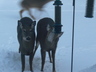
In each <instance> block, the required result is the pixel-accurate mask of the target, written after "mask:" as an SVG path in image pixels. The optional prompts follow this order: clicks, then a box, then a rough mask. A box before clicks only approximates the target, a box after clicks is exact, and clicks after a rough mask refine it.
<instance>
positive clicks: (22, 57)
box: [21, 54, 25, 72]
mask: <svg viewBox="0 0 96 72" xmlns="http://www.w3.org/2000/svg"><path fill="white" fill-rule="evenodd" d="M21 63H22V72H23V71H24V69H25V55H24V54H21Z"/></svg>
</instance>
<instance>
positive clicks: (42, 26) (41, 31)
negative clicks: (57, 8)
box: [37, 18, 58, 51]
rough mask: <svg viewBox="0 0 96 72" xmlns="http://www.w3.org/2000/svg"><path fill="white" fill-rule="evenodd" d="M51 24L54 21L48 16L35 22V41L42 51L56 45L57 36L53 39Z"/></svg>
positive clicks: (52, 48)
mask: <svg viewBox="0 0 96 72" xmlns="http://www.w3.org/2000/svg"><path fill="white" fill-rule="evenodd" d="M53 25H54V21H53V20H52V19H50V18H43V19H41V20H40V21H39V22H38V24H37V42H38V43H40V46H41V48H42V49H43V50H44V51H50V50H54V48H56V47H57V42H58V38H56V39H55V41H54V34H55V33H53V30H54V29H53Z"/></svg>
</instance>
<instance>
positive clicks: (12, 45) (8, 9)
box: [0, 0, 96, 72]
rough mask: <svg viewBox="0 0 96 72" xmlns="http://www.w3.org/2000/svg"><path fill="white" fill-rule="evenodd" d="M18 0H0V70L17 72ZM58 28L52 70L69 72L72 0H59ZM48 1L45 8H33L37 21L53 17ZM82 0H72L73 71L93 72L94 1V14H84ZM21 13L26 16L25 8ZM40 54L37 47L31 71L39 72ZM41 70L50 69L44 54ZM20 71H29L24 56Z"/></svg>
mask: <svg viewBox="0 0 96 72" xmlns="http://www.w3.org/2000/svg"><path fill="white" fill-rule="evenodd" d="M19 2H20V0H8V1H7V0H0V72H21V58H20V54H19V53H18V47H19V44H18V41H17V30H16V29H17V21H18V20H19V19H20V16H19V10H20V9H21V7H20V6H19ZM62 2H63V5H62V6H61V7H62V25H63V27H62V31H64V34H63V35H62V36H61V38H60V40H59V43H58V47H57V52H56V72H70V70H71V49H72V47H71V46H72V45H71V42H72V14H73V13H72V12H73V7H72V0H62ZM52 4H53V2H50V3H48V4H47V5H46V7H45V8H44V9H45V10H46V11H45V12H39V11H38V10H36V9H34V10H33V14H34V16H35V17H36V18H37V21H38V20H39V19H40V18H43V17H51V18H53V19H54V6H53V5H52ZM85 7H86V0H76V14H75V15H76V16H75V38H74V63H73V65H74V66H73V72H96V28H95V27H96V24H95V23H96V22H95V21H96V2H95V8H94V18H91V19H90V18H85V17H84V16H85ZM23 16H28V17H29V15H28V14H27V11H25V12H24V14H23ZM40 68H41V56H40V49H38V50H37V52H36V55H35V57H34V61H33V70H34V72H40ZM44 71H45V72H50V71H51V72H52V64H51V63H49V58H48V55H47V57H46V63H45V67H44ZM24 72H30V71H29V64H28V57H27V56H26V67H25V71H24Z"/></svg>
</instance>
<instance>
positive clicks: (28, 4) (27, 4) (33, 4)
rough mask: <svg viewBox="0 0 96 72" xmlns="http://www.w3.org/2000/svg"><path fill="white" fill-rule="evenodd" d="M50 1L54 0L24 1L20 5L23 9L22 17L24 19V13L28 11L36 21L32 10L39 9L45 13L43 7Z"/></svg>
mask: <svg viewBox="0 0 96 72" xmlns="http://www.w3.org/2000/svg"><path fill="white" fill-rule="evenodd" d="M50 1H54V0H22V1H21V3H20V5H21V7H22V9H21V10H20V11H19V13H20V17H21V18H22V13H23V12H24V11H25V10H27V11H28V13H29V15H30V16H31V17H32V18H33V19H34V20H36V18H35V17H34V16H33V15H32V12H31V10H30V8H37V9H38V10H39V11H44V10H43V7H44V5H45V4H47V3H48V2H50Z"/></svg>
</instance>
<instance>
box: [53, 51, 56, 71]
mask: <svg viewBox="0 0 96 72" xmlns="http://www.w3.org/2000/svg"><path fill="white" fill-rule="evenodd" d="M55 52H56V51H55V50H52V59H53V72H56V71H55Z"/></svg>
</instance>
